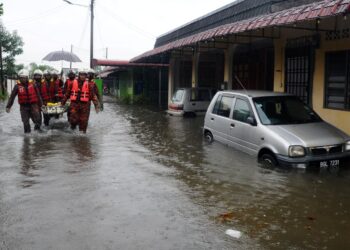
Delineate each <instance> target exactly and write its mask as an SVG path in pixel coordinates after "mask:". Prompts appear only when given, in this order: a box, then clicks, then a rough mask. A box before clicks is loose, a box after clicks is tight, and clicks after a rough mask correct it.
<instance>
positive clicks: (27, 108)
mask: <svg viewBox="0 0 350 250" xmlns="http://www.w3.org/2000/svg"><path fill="white" fill-rule="evenodd" d="M18 78H19V79H18V81H17V84H16V86H15V87H14V88H13V90H12V93H11V96H10V98H9V100H8V103H7V106H6V112H7V113H10V110H11V107H12V105H13V102H14V100H15V98H16V96H17V95H18V103H19V105H20V111H21V118H22V122H23V127H24V133H30V132H31V128H30V119H32V121H33V122H34V124H35V126H34V129H35V130H40V123H41V112H40V107H41V106H42V100H41V97H40V93H39V90H38V88H37V87H36V85H35V84H34V83H33V82H32V81H29V72H28V71H27V70H24V69H23V70H21V71H20V72H19V73H18Z"/></svg>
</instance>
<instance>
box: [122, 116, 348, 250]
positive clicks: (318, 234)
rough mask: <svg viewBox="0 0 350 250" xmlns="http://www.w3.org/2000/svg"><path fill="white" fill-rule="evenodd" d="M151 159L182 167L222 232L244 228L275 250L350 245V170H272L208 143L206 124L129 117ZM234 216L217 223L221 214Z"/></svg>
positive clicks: (195, 194)
mask: <svg viewBox="0 0 350 250" xmlns="http://www.w3.org/2000/svg"><path fill="white" fill-rule="evenodd" d="M125 117H126V118H127V119H129V120H130V124H131V131H130V134H131V135H133V136H134V137H135V138H136V139H137V141H138V143H140V144H141V145H143V146H145V147H146V148H147V149H149V150H150V151H151V152H152V153H151V158H152V160H155V161H158V162H161V163H162V164H164V165H166V166H168V167H175V169H176V170H177V172H176V177H177V178H178V179H179V180H181V182H183V183H185V184H186V186H187V187H188V188H189V189H188V191H187V192H188V195H189V196H190V197H191V199H192V200H193V201H194V202H195V203H196V204H201V205H202V207H203V209H204V211H205V213H207V214H208V216H209V218H212V220H213V221H215V222H216V223H218V226H219V227H223V228H227V227H233V228H239V229H240V230H241V231H243V232H244V234H245V235H247V236H249V237H250V238H252V239H257V240H258V241H259V242H260V244H261V246H262V247H267V248H272V249H274V248H275V249H294V248H298V249H299V248H332V249H344V246H350V239H349V238H348V237H346V235H347V234H348V232H349V231H350V223H348V222H350V214H349V209H348V208H350V185H349V183H350V182H349V171H347V170H346V169H344V168H343V169H340V171H338V169H336V171H329V170H322V169H321V170H320V169H319V168H318V169H316V170H315V169H307V170H302V171H301V170H296V169H293V170H290V169H279V168H276V169H266V168H263V167H262V166H261V165H259V164H258V163H257V161H256V159H255V158H253V157H250V156H248V155H246V154H244V153H241V152H239V151H236V150H234V149H232V148H228V147H226V146H224V145H222V144H220V143H213V144H207V143H206V142H205V141H204V140H203V139H202V133H201V127H202V126H203V118H195V119H183V118H176V117H167V116H165V115H160V114H157V113H152V112H150V111H147V110H144V109H142V110H138V109H133V110H131V111H126V114H125ZM222 213H229V214H232V219H230V220H229V221H224V222H218V221H217V218H218V215H219V214H222Z"/></svg>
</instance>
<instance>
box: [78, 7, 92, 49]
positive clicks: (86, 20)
mask: <svg viewBox="0 0 350 250" xmlns="http://www.w3.org/2000/svg"><path fill="white" fill-rule="evenodd" d="M89 17H90V10H88V11H87V13H86V19H85V24H84V28H83V30H82V33H81V35H80V40H79V43H78V44H79V47H81V46H82V43H83V39H84V36H85V32H86V28H87V25H88V23H89Z"/></svg>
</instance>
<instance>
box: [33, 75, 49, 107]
mask: <svg viewBox="0 0 350 250" xmlns="http://www.w3.org/2000/svg"><path fill="white" fill-rule="evenodd" d="M33 76H34V82H35V85H36V87H37V88H38V90H39V93H40V96H41V99H42V101H43V105H47V103H48V102H49V101H50V95H49V84H48V82H46V81H45V79H43V72H42V71H41V70H40V69H37V70H35V71H34V74H33Z"/></svg>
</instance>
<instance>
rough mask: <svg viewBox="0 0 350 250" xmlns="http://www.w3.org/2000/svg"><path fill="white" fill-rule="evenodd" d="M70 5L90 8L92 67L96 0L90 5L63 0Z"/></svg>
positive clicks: (92, 0)
mask: <svg viewBox="0 0 350 250" xmlns="http://www.w3.org/2000/svg"><path fill="white" fill-rule="evenodd" d="M62 1H64V2H66V3H68V4H70V5H76V6H81V7H85V8H90V12H91V14H90V18H91V20H90V22H91V24H90V68H92V66H93V65H92V59H93V58H94V3H95V0H91V3H90V6H88V5H83V4H77V3H73V2H71V1H70V0H62Z"/></svg>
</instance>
